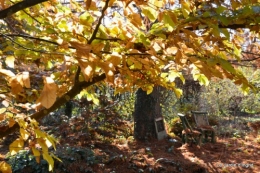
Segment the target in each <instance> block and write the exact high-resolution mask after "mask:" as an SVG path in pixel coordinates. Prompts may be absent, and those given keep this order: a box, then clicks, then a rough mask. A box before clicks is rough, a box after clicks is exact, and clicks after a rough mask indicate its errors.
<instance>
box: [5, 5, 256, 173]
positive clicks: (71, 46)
mask: <svg viewBox="0 0 260 173" xmlns="http://www.w3.org/2000/svg"><path fill="white" fill-rule="evenodd" d="M0 8H1V9H2V11H0V18H1V19H2V20H1V21H0V23H1V28H0V30H1V32H0V54H1V56H0V74H1V76H0V81H1V84H0V100H1V108H0V121H1V127H0V130H1V135H0V137H4V136H6V135H8V134H10V133H11V132H13V131H15V130H18V129H19V130H20V137H19V138H18V139H16V140H15V141H14V142H13V143H12V144H11V145H10V152H11V154H16V153H17V152H18V151H19V150H20V149H23V148H24V147H25V146H28V147H29V148H30V150H31V151H32V152H33V154H34V156H36V158H38V159H39V158H40V156H41V155H42V156H43V158H44V159H45V160H46V161H47V162H48V163H49V170H53V166H54V160H53V158H55V156H54V155H53V154H51V153H49V150H48V148H49V147H50V146H53V147H54V148H55V145H56V140H55V139H54V138H53V137H52V136H50V135H48V134H47V133H45V132H43V131H41V130H40V129H39V125H38V122H37V120H38V119H39V118H42V117H44V116H46V115H48V114H49V113H50V112H52V111H54V110H56V109H57V108H59V107H60V106H61V105H63V104H64V103H66V102H67V101H69V100H70V99H72V98H74V97H75V96H76V95H77V94H79V93H80V92H81V91H83V90H85V89H86V88H87V87H89V88H88V91H89V92H88V94H89V98H91V99H93V100H95V99H97V98H95V95H94V94H93V93H94V90H93V89H91V87H92V85H94V84H95V85H98V82H101V81H105V82H106V84H107V85H111V86H113V87H114V88H115V94H116V93H121V92H125V91H132V89H133V86H135V87H136V88H142V89H143V90H146V91H147V94H149V93H151V92H152V91H153V87H154V86H156V85H161V86H163V87H165V88H169V89H172V90H173V91H174V92H175V94H176V95H177V96H180V95H181V94H182V91H181V90H180V89H179V88H177V87H176V84H175V79H176V78H180V79H181V80H182V82H185V78H184V75H183V72H184V71H189V72H190V74H191V75H192V76H193V78H194V79H195V80H197V81H199V83H200V84H201V85H208V84H209V82H210V79H211V78H213V77H218V78H221V79H224V78H229V79H231V80H233V81H234V83H236V84H237V85H240V86H241V87H242V89H243V90H244V91H245V92H248V91H249V89H253V90H255V89H256V88H255V86H254V85H252V84H251V83H249V82H248V80H247V79H246V78H245V77H244V75H243V74H242V73H241V72H240V71H239V70H237V69H236V67H235V66H233V65H232V62H233V61H238V62H239V61H241V60H242V59H243V58H244V56H245V55H247V53H248V50H244V49H243V47H242V46H243V44H244V43H245V42H246V41H247V42H249V43H253V44H254V46H255V49H256V50H259V43H257V42H256V41H254V40H255V39H259V23H260V17H259V12H260V6H259V1H257V0H251V1H243V0H242V1H239V0H231V1H229V2H223V1H220V0H215V1H213V2H211V1H202V0H201V1H196V0H182V1H179V2H178V1H173V0H169V1H167V0H149V1H141V0H123V1H119V0H85V1H80V2H77V1H74V0H70V1H64V2H63V1H61V2H59V1H58V0H50V1H46V0H32V1H26V0H24V1H17V0H14V1H4V0H1V1H0ZM245 32H246V33H247V37H245ZM255 52H257V51H255ZM256 54H257V53H256ZM251 55H252V54H251ZM254 57H255V55H254ZM96 103H98V102H96ZM28 112H30V113H28ZM2 124H3V125H2ZM56 159H58V158H56ZM0 170H1V171H3V172H8V171H7V170H10V168H9V166H8V165H7V164H6V163H5V162H1V163H0Z"/></svg>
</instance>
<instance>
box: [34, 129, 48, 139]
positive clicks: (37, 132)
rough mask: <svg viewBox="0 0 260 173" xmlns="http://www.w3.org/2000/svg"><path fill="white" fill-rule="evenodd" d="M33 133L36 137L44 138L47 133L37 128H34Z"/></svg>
mask: <svg viewBox="0 0 260 173" xmlns="http://www.w3.org/2000/svg"><path fill="white" fill-rule="evenodd" d="M34 131H35V134H36V138H45V137H46V136H47V135H46V133H45V132H43V131H41V130H39V129H35V130H34Z"/></svg>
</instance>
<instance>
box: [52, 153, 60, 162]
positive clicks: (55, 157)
mask: <svg viewBox="0 0 260 173" xmlns="http://www.w3.org/2000/svg"><path fill="white" fill-rule="evenodd" d="M51 156H52V157H53V158H54V159H56V160H58V161H60V162H62V160H61V159H60V158H58V157H57V156H55V155H54V154H52V153H51Z"/></svg>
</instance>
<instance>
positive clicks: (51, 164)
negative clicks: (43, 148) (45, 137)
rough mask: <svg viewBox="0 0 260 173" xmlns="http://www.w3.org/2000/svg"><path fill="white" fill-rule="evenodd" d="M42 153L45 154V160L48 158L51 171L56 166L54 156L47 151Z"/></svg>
mask: <svg viewBox="0 0 260 173" xmlns="http://www.w3.org/2000/svg"><path fill="white" fill-rule="evenodd" d="M42 155H43V158H44V160H46V161H47V162H48V163H49V171H52V170H53V167H54V160H53V158H52V157H51V156H50V155H49V154H48V153H46V152H43V154H42Z"/></svg>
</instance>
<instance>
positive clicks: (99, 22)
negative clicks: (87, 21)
mask: <svg viewBox="0 0 260 173" xmlns="http://www.w3.org/2000/svg"><path fill="white" fill-rule="evenodd" d="M108 2H109V0H106V3H105V6H104V8H103V9H102V13H101V16H100V18H99V20H98V23H97V25H96V28H95V30H94V31H93V34H92V36H91V38H90V39H89V41H88V44H91V43H92V41H93V40H95V39H96V36H97V32H98V29H99V26H100V25H101V22H102V19H103V18H104V16H105V12H106V10H107V8H108Z"/></svg>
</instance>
